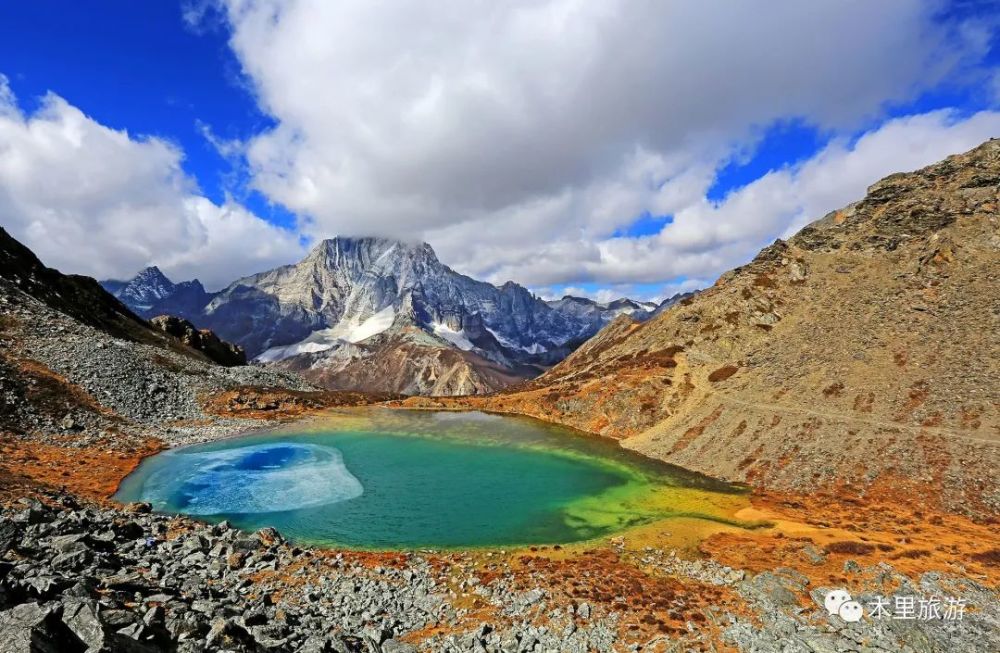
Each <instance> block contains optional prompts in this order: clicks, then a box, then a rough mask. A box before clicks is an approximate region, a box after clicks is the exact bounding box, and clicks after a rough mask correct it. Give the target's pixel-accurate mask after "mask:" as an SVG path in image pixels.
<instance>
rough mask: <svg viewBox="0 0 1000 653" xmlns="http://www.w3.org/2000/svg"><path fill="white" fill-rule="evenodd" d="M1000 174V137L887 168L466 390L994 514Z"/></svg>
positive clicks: (727, 472) (586, 422)
mask: <svg viewBox="0 0 1000 653" xmlns="http://www.w3.org/2000/svg"><path fill="white" fill-rule="evenodd" d="M998 189H1000V141H990V142H987V143H985V144H983V145H982V146H980V147H978V148H976V149H975V150H973V151H971V152H969V153H967V154H964V155H959V156H953V157H950V158H948V159H946V160H945V161H942V162H940V163H938V164H935V165H932V166H929V167H927V168H925V169H923V170H919V171H917V172H914V173H908V174H895V175H892V176H890V177H887V178H886V179H883V180H882V181H880V182H878V183H876V184H875V185H873V186H871V187H870V188H869V189H868V194H867V196H866V197H865V198H864V199H863V200H862V201H860V202H857V203H855V204H852V205H850V206H847V207H845V208H844V209H842V210H840V211H836V212H834V213H831V214H830V215H828V216H826V217H824V218H823V219H821V220H819V221H817V222H815V223H813V224H811V225H809V226H807V227H805V228H804V229H802V230H801V231H800V232H799V233H798V234H796V235H795V236H794V237H793V238H791V239H790V240H789V241H788V242H784V241H777V242H775V243H774V244H773V245H771V246H770V247H767V248H766V249H764V250H763V251H762V252H761V253H760V254H759V255H758V256H757V257H756V258H755V259H754V260H753V261H752V262H751V263H749V264H748V265H745V266H743V267H741V268H738V269H736V270H733V271H731V272H729V273H727V274H725V275H723V276H722V277H721V278H720V279H719V280H718V282H716V284H715V285H714V286H713V287H712V288H710V289H707V290H705V291H704V292H701V293H699V294H698V295H696V296H694V297H690V298H687V299H685V300H683V301H681V302H680V303H679V304H678V305H676V306H674V307H673V308H671V309H668V310H666V311H664V312H663V313H662V314H660V315H659V316H657V317H655V318H653V319H652V320H649V321H647V322H645V323H636V322H634V321H632V320H629V319H628V318H627V317H619V318H618V319H617V320H616V321H615V322H614V323H612V324H611V325H609V326H608V327H607V328H605V329H604V330H603V331H602V332H601V333H600V334H598V335H597V336H596V337H595V338H593V339H591V340H590V341H588V342H587V343H586V344H585V345H584V346H582V347H581V348H579V349H578V350H577V351H576V352H574V353H573V354H572V355H570V356H569V357H568V358H567V359H566V360H564V361H563V362H562V363H560V364H559V365H557V366H556V367H554V368H553V369H552V370H550V371H549V372H548V373H546V374H545V375H544V376H542V377H540V378H539V379H537V380H535V381H534V382H530V383H528V384H526V385H523V386H520V387H518V388H515V389H512V390H510V391H509V392H507V393H504V394H501V395H498V396H495V397H490V398H485V399H482V400H477V401H474V402H473V401H471V400H470V401H468V402H466V403H474V404H475V405H477V406H481V407H485V408H490V409H494V410H501V411H515V412H524V413H528V414H531V415H536V416H538V417H541V418H544V419H548V420H553V421H558V422H562V423H566V424H570V425H572V426H576V427H578V428H581V429H584V430H588V431H592V432H596V433H601V434H604V435H609V436H612V437H616V438H620V439H622V441H623V444H624V445H625V446H626V447H630V448H633V449H637V450H639V451H641V452H643V453H646V454H648V455H650V456H653V457H656V458H660V459H663V460H666V461H669V462H671V463H676V464H678V465H682V466H684V467H687V468H691V469H695V470H700V471H703V472H706V473H709V474H712V475H715V476H718V477H723V478H727V479H734V480H741V481H748V482H750V483H753V484H756V485H759V486H764V487H771V488H783V489H798V490H803V489H813V488H817V487H835V486H841V487H843V486H846V487H847V489H846V491H848V492H849V493H857V492H860V491H865V488H870V487H871V486H876V487H877V488H879V489H882V490H886V491H890V492H891V491H897V492H900V493H901V494H907V493H908V494H909V498H911V499H913V498H919V499H920V500H922V501H926V502H928V503H938V502H943V503H944V504H946V505H947V506H949V507H951V508H953V509H957V510H963V511H969V512H988V513H997V512H1000V487H998V485H997V483H996V479H997V478H998V477H1000V209H998ZM920 493H923V494H920Z"/></svg>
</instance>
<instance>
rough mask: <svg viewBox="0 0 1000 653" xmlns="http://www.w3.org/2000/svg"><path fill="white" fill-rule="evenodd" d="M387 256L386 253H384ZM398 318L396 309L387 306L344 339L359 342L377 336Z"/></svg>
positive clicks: (349, 332) (353, 329)
mask: <svg viewBox="0 0 1000 653" xmlns="http://www.w3.org/2000/svg"><path fill="white" fill-rule="evenodd" d="M383 256H385V254H383ZM395 319H396V311H395V309H393V307H392V306H391V305H389V306H386V307H385V308H383V309H382V310H381V311H379V312H378V313H375V315H372V316H371V317H370V318H368V319H367V320H365V321H364V322H362V323H361V324H359V325H358V326H356V327H353V328H352V329H351V330H350V331H348V332H347V334H346V335H345V336H344V340H346V341H347V342H350V343H358V342H361V341H362V340H367V339H368V338H371V337H372V336H377V335H378V334H380V333H382V332H383V331H385V330H386V329H388V328H389V327H391V326H392V322H393V320H395Z"/></svg>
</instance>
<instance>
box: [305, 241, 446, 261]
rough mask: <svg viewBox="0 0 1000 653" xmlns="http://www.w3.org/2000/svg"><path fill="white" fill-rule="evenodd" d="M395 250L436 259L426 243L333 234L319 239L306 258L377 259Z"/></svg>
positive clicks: (399, 252) (405, 254) (409, 254)
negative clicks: (331, 236) (330, 236)
mask: <svg viewBox="0 0 1000 653" xmlns="http://www.w3.org/2000/svg"><path fill="white" fill-rule="evenodd" d="M390 252H396V253H397V254H398V255H400V256H410V257H415V256H423V257H426V258H427V259H429V260H433V261H437V260H438V258H437V254H435V253H434V249H433V248H432V247H431V246H430V245H429V244H427V243H424V242H420V241H407V240H399V239H395V238H384V237H381V236H334V237H333V238H326V239H324V240H321V241H320V242H318V243H317V244H316V246H315V247H314V248H313V249H312V251H311V252H310V253H309V255H308V256H307V257H306V258H307V259H311V258H316V257H330V256H333V257H334V258H340V257H345V256H346V257H355V258H366V259H368V260H372V261H374V260H377V259H378V258H379V257H381V256H384V255H386V254H389V253H390Z"/></svg>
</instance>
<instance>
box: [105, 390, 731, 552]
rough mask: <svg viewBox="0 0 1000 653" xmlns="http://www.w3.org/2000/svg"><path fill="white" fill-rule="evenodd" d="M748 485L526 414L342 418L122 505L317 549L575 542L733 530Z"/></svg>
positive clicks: (207, 462) (168, 480)
mask: <svg viewBox="0 0 1000 653" xmlns="http://www.w3.org/2000/svg"><path fill="white" fill-rule="evenodd" d="M737 495H739V491H738V490H737V489H736V488H733V487H731V486H728V485H726V484H723V483H719V482H717V481H713V480H711V479H708V478H705V477H703V476H699V475H696V474H692V473H690V472H686V471H684V470H681V469H678V468H676V467H672V466H668V465H663V464H658V463H655V462H653V461H649V460H647V459H645V458H642V457H640V456H638V455H635V454H632V453H629V452H627V451H625V450H623V449H621V448H620V447H619V446H618V445H617V444H616V443H614V442H609V441H606V440H602V439H599V438H595V437H589V436H585V435H582V434H579V433H578V432H576V431H572V430H570V429H565V428H561V427H557V426H552V425H548V424H545V423H542V422H538V421H535V420H531V419H528V418H519V417H500V416H496V415H487V414H484V413H474V412H473V413H456V412H424V411H391V410H385V409H364V410H353V411H346V410H345V411H338V412H336V413H333V414H331V415H330V416H328V417H324V418H323V419H320V420H316V421H313V422H309V423H307V424H305V425H301V424H300V425H297V426H295V427H292V428H282V429H279V430H276V431H273V432H269V433H263V434H254V435H249V436H243V437H239V438H231V439H227V440H221V441H216V442H212V443H208V444H204V445H197V446H192V447H185V448H181V449H173V450H168V451H165V452H162V453H160V454H158V455H156V456H153V457H151V458H148V459H147V460H145V461H144V462H143V463H142V464H141V465H140V466H139V468H138V469H137V470H136V471H135V472H134V473H133V474H131V475H130V476H129V477H128V478H126V479H125V480H124V481H123V482H122V485H121V487H120V488H119V491H118V493H117V494H116V495H115V498H116V499H117V500H119V501H123V502H127V501H148V502H150V503H152V504H153V506H154V508H155V509H156V510H158V511H161V512H169V513H182V514H187V515H192V516H194V517H197V518H200V519H204V520H206V521H221V520H223V519H227V520H229V521H230V522H231V523H233V524H234V525H235V526H238V527H240V528H243V529H249V530H253V529H257V528H261V527H264V526H273V527H275V528H277V529H278V530H279V531H281V532H282V534H283V535H285V536H286V537H288V538H290V539H292V540H295V541H298V542H301V543H306V544H313V545H329V546H347V547H358V548H379V549H386V548H389V549H393V548H424V547H434V548H442V547H445V548H447V547H475V546H515V545H527V544H542V543H569V542H577V541H581V540H587V539H591V538H595V537H598V536H603V535H608V534H611V533H614V532H616V531H620V530H623V529H625V528H628V527H630V526H637V525H642V524H647V523H652V522H654V521H657V520H660V519H667V518H670V517H684V518H693V519H705V520H715V521H719V520H725V519H726V517H725V514H724V513H725V512H726V508H727V507H729V506H731V505H732V497H734V496H737Z"/></svg>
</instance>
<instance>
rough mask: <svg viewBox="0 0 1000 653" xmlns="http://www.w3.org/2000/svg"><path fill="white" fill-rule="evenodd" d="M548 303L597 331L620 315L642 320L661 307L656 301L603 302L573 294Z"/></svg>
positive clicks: (623, 300)
mask: <svg viewBox="0 0 1000 653" xmlns="http://www.w3.org/2000/svg"><path fill="white" fill-rule="evenodd" d="M546 303H547V304H548V305H549V306H551V307H552V308H554V309H556V310H557V311H559V312H561V313H565V314H567V315H573V316H576V317H577V318H579V319H581V320H584V321H586V322H588V323H589V324H590V325H591V328H592V329H593V331H594V332H595V333H596V332H597V331H598V330H599V329H600V328H601V327H603V326H604V325H605V324H607V323H608V322H610V321H611V320H613V319H615V318H616V317H618V316H619V315H622V314H625V315H631V316H632V317H633V318H635V319H636V320H640V321H642V320H645V319H647V318H649V317H650V316H651V315H652V314H653V312H654V311H656V309H657V308H658V307H659V305H658V304H657V303H655V302H637V301H633V300H631V299H626V298H624V297H623V298H621V299H616V300H615V301H613V302H608V303H601V302H596V301H594V300H593V299H587V298H585V297H574V296H573V295H565V296H564V297H563V298H562V299H555V300H551V301H548V302H546Z"/></svg>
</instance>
